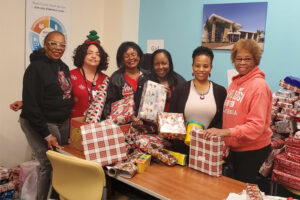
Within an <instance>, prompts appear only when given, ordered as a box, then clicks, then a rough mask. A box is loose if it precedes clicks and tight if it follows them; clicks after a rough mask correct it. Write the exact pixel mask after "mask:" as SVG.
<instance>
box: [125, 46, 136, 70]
mask: <svg viewBox="0 0 300 200" xmlns="http://www.w3.org/2000/svg"><path fill="white" fill-rule="evenodd" d="M139 62H140V56H139V55H138V52H137V51H136V50H134V49H133V48H131V47H129V48H128V49H127V51H125V53H124V54H123V64H124V66H125V67H126V68H130V69H133V68H137V67H138V64H139Z"/></svg>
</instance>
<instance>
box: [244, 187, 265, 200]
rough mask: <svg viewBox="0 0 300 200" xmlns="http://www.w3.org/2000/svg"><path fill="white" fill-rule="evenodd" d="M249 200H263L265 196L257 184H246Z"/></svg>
mask: <svg viewBox="0 0 300 200" xmlns="http://www.w3.org/2000/svg"><path fill="white" fill-rule="evenodd" d="M246 194H247V200H263V196H262V194H261V192H260V190H259V187H258V185H256V184H250V183H247V184H246Z"/></svg>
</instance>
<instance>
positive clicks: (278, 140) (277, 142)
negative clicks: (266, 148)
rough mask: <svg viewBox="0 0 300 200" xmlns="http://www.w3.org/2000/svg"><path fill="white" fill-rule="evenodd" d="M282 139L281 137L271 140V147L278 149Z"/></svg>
mask: <svg viewBox="0 0 300 200" xmlns="http://www.w3.org/2000/svg"><path fill="white" fill-rule="evenodd" d="M284 143H285V142H284V140H283V139H281V138H278V139H275V140H272V141H271V149H280V148H282V147H283V145H284Z"/></svg>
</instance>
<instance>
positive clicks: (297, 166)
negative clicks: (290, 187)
mask: <svg viewBox="0 0 300 200" xmlns="http://www.w3.org/2000/svg"><path fill="white" fill-rule="evenodd" d="M274 169H276V170H278V171H281V172H284V173H286V174H290V175H293V176H297V177H299V178H300V163H297V162H294V161H292V160H289V159H288V156H287V154H286V153H282V154H279V155H277V156H276V157H275V162H274Z"/></svg>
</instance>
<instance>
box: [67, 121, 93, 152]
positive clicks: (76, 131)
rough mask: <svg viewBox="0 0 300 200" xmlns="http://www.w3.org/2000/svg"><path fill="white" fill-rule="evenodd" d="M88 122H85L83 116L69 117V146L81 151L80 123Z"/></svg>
mask: <svg viewBox="0 0 300 200" xmlns="http://www.w3.org/2000/svg"><path fill="white" fill-rule="evenodd" d="M85 124H88V123H87V122H85V117H84V116H83V117H74V118H71V125H70V140H69V141H70V146H71V147H72V148H74V149H77V150H79V151H83V146H82V136H81V129H80V127H81V126H82V125H85Z"/></svg>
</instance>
